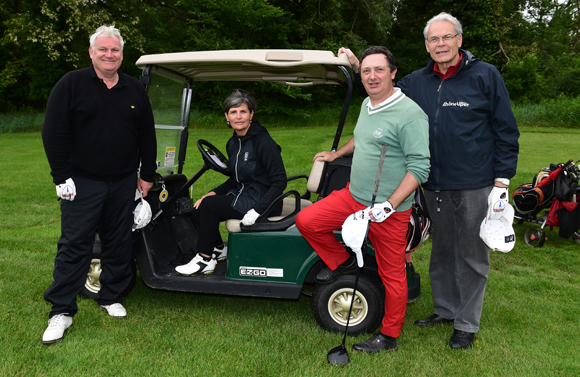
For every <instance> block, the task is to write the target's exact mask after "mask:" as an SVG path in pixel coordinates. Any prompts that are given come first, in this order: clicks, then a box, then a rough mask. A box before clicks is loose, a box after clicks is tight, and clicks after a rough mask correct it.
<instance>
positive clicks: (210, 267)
mask: <svg viewBox="0 0 580 377" xmlns="http://www.w3.org/2000/svg"><path fill="white" fill-rule="evenodd" d="M216 264H217V261H216V260H215V259H213V258H212V259H210V260H209V262H206V261H205V260H203V257H202V256H201V255H199V254H197V255H196V256H195V257H194V258H193V259H192V260H191V262H189V263H188V264H184V265H182V266H177V267H175V271H177V272H179V273H180V274H182V275H199V274H204V275H210V274H213V271H214V270H215V266H216Z"/></svg>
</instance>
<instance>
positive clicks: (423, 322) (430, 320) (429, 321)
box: [415, 314, 453, 327]
mask: <svg viewBox="0 0 580 377" xmlns="http://www.w3.org/2000/svg"><path fill="white" fill-rule="evenodd" d="M438 323H453V320H452V319H447V318H443V317H441V316H440V315H439V314H432V315H430V316H429V317H427V318H423V319H418V320H416V321H415V326H419V327H423V326H433V325H436V324H438Z"/></svg>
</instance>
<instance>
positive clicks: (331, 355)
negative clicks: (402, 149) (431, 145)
mask: <svg viewBox="0 0 580 377" xmlns="http://www.w3.org/2000/svg"><path fill="white" fill-rule="evenodd" d="M386 154H387V145H386V144H383V146H382V147H381V158H380V160H379V168H378V171H377V178H376V179H375V188H374V190H373V198H372V200H371V208H373V207H374V205H375V199H376V198H377V192H378V191H379V182H380V180H381V174H382V173H383V163H384V162H385V155H386ZM370 226H371V222H370V220H369V222H368V225H367V230H366V234H365V240H364V242H363V246H362V248H361V253H363V250H364V251H366V248H367V237H368V234H369V228H370ZM361 269H362V267H360V266H359V269H358V271H357V272H356V278H355V279H354V287H353V289H352V298H351V300H350V308H349V309H348V316H347V317H346V326H345V328H344V337H343V338H342V344H341V345H340V346H338V347H334V348H333V349H331V350H330V351H328V354H327V355H326V359H327V360H328V362H329V363H330V364H333V365H346V364H348V363H349V362H350V358H349V357H348V351H347V350H346V347H345V345H344V344H345V342H346V335H347V334H348V324H349V322H350V315H351V313H352V306H353V304H354V299H355V295H356V287H357V285H358V278H359V276H360V270H361Z"/></svg>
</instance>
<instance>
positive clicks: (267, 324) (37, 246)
mask: <svg viewBox="0 0 580 377" xmlns="http://www.w3.org/2000/svg"><path fill="white" fill-rule="evenodd" d="M266 125H267V124H266ZM521 131H522V136H521V139H520V144H521V154H520V159H519V163H518V174H517V175H516V177H515V178H514V179H513V180H512V185H511V188H512V190H513V189H514V188H515V187H517V185H519V184H520V183H524V182H528V181H531V179H532V177H533V175H535V174H536V173H537V171H538V170H539V169H540V168H542V167H544V166H548V165H549V164H550V163H552V162H562V161H567V160H568V159H570V158H574V159H575V160H577V159H579V158H580V150H579V148H580V147H579V145H578V140H580V131H577V130H560V129H545V128H524V129H522V130H521ZM229 133H230V132H229V131H225V130H223V129H222V130H192V132H191V133H190V141H189V155H188V159H187V164H186V167H185V173H186V174H187V176H188V177H189V176H191V175H192V174H193V173H194V172H196V171H197V170H198V169H199V168H200V166H201V160H200V157H199V153H198V152H197V148H196V147H195V141H197V139H199V138H203V139H206V140H208V141H210V142H211V143H213V144H214V145H216V146H218V147H219V148H221V149H223V145H224V143H225V141H226V140H227V138H228V137H229ZM271 133H272V135H273V137H274V138H275V139H276V140H277V141H278V143H279V144H280V145H281V146H282V149H283V152H282V154H283V158H284V161H285V163H286V166H287V170H288V174H289V175H294V174H300V173H308V172H309V170H310V166H311V159H312V156H313V155H314V153H315V152H318V151H320V150H323V149H329V148H330V145H331V143H332V138H333V135H334V127H318V128H312V127H309V128H301V129H294V128H280V129H273V130H271ZM351 134H352V127H349V128H348V129H346V130H345V132H344V135H345V136H344V137H343V142H344V141H345V139H347V138H349V137H350V135H351ZM0 150H2V151H3V153H2V154H1V155H0V164H1V166H2V175H1V176H0V190H1V192H2V195H0V313H2V314H1V315H0V329H1V330H2V331H1V332H0V343H1V344H2V352H0V376H66V375H70V376H96V375H101V376H391V375H392V376H454V375H457V376H554V375H556V376H578V375H580V356H579V355H578V339H579V338H580V320H579V319H578V305H579V303H580V267H579V266H580V245H577V244H575V243H574V242H573V241H572V240H565V239H562V238H560V237H558V235H557V229H555V230H554V231H553V232H550V231H548V240H547V241H546V244H545V245H544V247H542V248H539V249H535V248H532V247H530V246H527V245H525V243H524V242H523V233H524V231H525V230H526V228H527V227H528V226H529V225H530V224H521V225H518V226H516V227H515V229H516V235H517V237H518V241H517V242H516V246H515V248H514V250H513V251H512V252H510V253H508V254H502V253H497V252H493V253H492V254H491V270H490V274H489V282H488V288H487V291H486V297H485V303H484V308H483V316H482V320H481V330H480V332H479V333H478V335H477V341H476V343H475V345H474V347H473V348H472V349H470V350H468V351H460V352H458V351H452V350H451V349H449V348H448V347H447V341H448V339H449V336H450V335H451V331H452V328H451V327H450V326H445V325H443V326H437V327H435V328H431V329H420V328H417V327H416V326H413V321H414V320H416V319H418V318H422V317H424V316H426V315H429V314H431V313H432V309H433V308H432V306H433V301H432V299H431V290H430V285H429V274H428V263H429V253H430V242H429V241H428V242H426V243H425V244H424V245H422V246H421V247H420V249H419V250H417V251H416V252H414V264H415V267H416V269H417V270H418V272H419V273H420V274H421V278H422V290H423V292H422V295H421V297H420V299H419V300H418V301H417V302H415V303H413V304H410V305H409V306H408V308H407V315H406V322H405V325H404V327H403V330H402V334H401V337H400V338H399V351H397V352H391V353H382V354H378V355H373V356H369V355H365V354H358V353H355V352H353V351H351V352H349V354H350V357H351V362H350V364H349V365H348V366H346V367H344V368H337V367H332V366H330V365H329V364H328V363H327V362H326V354H327V352H328V351H329V350H330V349H331V348H333V347H335V346H337V345H339V344H340V343H341V341H342V336H341V335H339V334H331V333H328V332H325V331H324V330H322V329H321V328H320V327H319V326H318V325H317V324H316V322H315V320H314V318H313V316H312V314H311V311H310V298H308V297H305V296H303V297H301V298H300V299H298V300H296V301H294V300H268V299H257V298H242V297H227V296H211V295H197V294H185V293H176V292H164V291H157V290H152V289H149V288H147V287H146V286H145V284H144V283H143V281H141V280H138V281H137V284H136V286H135V289H134V290H133V291H132V292H131V294H130V295H129V296H128V298H127V299H126V301H125V304H126V307H127V309H128V311H129V316H128V318H126V319H124V320H116V319H113V318H109V317H108V316H107V315H106V313H105V312H103V311H101V310H99V309H98V306H97V304H96V303H95V302H93V301H91V300H86V299H79V313H78V315H76V316H75V318H74V325H73V326H72V327H71V328H70V329H69V331H68V333H67V335H66V337H65V339H64V340H63V341H62V342H61V343H58V344H55V345H52V346H43V345H42V344H41V343H40V338H41V336H42V333H43V331H44V329H45V328H46V320H47V315H48V312H49V310H50V306H49V304H48V303H46V302H45V301H44V299H43V292H44V290H45V289H46V288H47V287H48V285H50V283H51V281H52V277H51V274H52V269H53V261H54V255H55V252H56V242H57V240H58V237H59V234H60V233H59V231H60V230H59V227H60V223H59V216H60V210H59V205H58V202H57V200H56V195H55V189H54V185H53V184H52V180H51V177H50V175H49V167H48V163H47V162H46V157H45V155H44V151H43V147H42V141H41V138H40V134H39V133H20V134H11V133H7V134H2V135H0ZM222 180H223V177H222V176H220V175H219V174H217V173H215V172H207V173H206V174H204V176H203V177H202V178H201V179H200V180H199V181H198V182H197V183H196V184H195V189H194V197H199V196H200V195H201V194H204V193H205V192H207V191H208V190H209V189H211V188H212V187H213V186H215V185H216V184H218V183H220V182H221V181H222ZM296 185H297V186H299V184H296ZM302 185H303V183H302ZM302 187H303V186H302ZM302 191H303V189H302ZM367 337H368V335H361V336H359V337H357V338H351V337H349V338H348V339H347V347H348V348H349V349H350V347H351V346H352V344H353V343H354V342H356V341H362V340H364V339H366V338H367Z"/></svg>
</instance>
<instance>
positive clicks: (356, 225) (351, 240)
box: [342, 210, 369, 268]
mask: <svg viewBox="0 0 580 377" xmlns="http://www.w3.org/2000/svg"><path fill="white" fill-rule="evenodd" d="M368 227H369V219H368V217H366V216H365V215H364V210H361V211H358V212H355V213H353V214H352V215H350V216H348V217H347V218H346V220H345V221H344V224H342V240H343V241H344V244H345V245H346V246H348V247H349V248H350V249H351V250H352V251H353V252H354V253H355V255H356V260H357V264H358V266H359V267H361V268H362V267H363V266H364V259H363V255H362V245H363V243H364V241H365V238H366V235H367V229H368Z"/></svg>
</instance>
